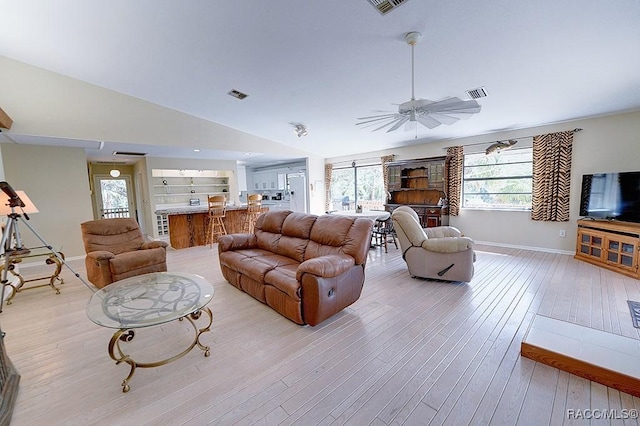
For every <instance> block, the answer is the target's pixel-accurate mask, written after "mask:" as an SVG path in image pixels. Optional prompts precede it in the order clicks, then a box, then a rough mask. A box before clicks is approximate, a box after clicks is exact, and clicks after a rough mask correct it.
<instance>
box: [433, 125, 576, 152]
mask: <svg viewBox="0 0 640 426" xmlns="http://www.w3.org/2000/svg"><path fill="white" fill-rule="evenodd" d="M570 131H571V132H573V133H578V132H581V131H582V129H580V128H578V127H576V128H575V129H573V130H570ZM552 133H556V132H552ZM541 134H543V135H544V134H546V133H541ZM534 136H539V135H529V136H520V137H519V138H507V139H498V140H497V142H500V141H505V140H514V141H518V140H520V139H527V138H532V137H534ZM493 142H496V141H487V142H476V143H469V144H466V145H451V146H445V147H443V148H442V149H447V148H453V147H454V146H475V145H486V144H488V143H493Z"/></svg>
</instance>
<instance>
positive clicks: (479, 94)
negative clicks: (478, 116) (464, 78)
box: [467, 87, 488, 99]
mask: <svg viewBox="0 0 640 426" xmlns="http://www.w3.org/2000/svg"><path fill="white" fill-rule="evenodd" d="M487 95H488V93H487V89H485V88H484V87H478V88H477V89H471V90H467V96H469V97H470V98H471V99H480V98H486V97H487Z"/></svg>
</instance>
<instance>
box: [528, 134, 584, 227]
mask: <svg viewBox="0 0 640 426" xmlns="http://www.w3.org/2000/svg"><path fill="white" fill-rule="evenodd" d="M573 133H574V131H573V130H570V131H566V132H558V133H549V134H546V135H538V136H534V137H533V188H532V200H531V219H532V220H542V221H553V222H566V221H568V220H569V190H570V184H571V151H572V148H573Z"/></svg>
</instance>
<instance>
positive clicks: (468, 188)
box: [462, 148, 533, 210]
mask: <svg viewBox="0 0 640 426" xmlns="http://www.w3.org/2000/svg"><path fill="white" fill-rule="evenodd" d="M532 159H533V149H532V148H523V149H513V150H508V151H503V152H497V153H493V154H490V155H486V154H485V153H479V154H467V155H465V156H464V177H463V193H462V200H463V201H462V206H463V207H467V208H487V209H520V210H522V209H530V208H531V185H532V170H533V161H532Z"/></svg>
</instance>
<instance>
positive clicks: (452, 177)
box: [447, 146, 464, 216]
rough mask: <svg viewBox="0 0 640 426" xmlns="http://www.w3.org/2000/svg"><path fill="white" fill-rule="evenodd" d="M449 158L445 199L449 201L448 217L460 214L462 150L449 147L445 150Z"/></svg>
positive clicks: (459, 147) (458, 147)
mask: <svg viewBox="0 0 640 426" xmlns="http://www.w3.org/2000/svg"><path fill="white" fill-rule="evenodd" d="M447 156H448V157H449V180H448V182H447V186H448V189H447V198H448V200H449V215H451V216H458V215H459V214H460V195H461V189H462V166H463V165H464V148H462V147H461V146H451V147H449V148H447Z"/></svg>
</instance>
